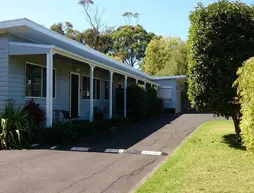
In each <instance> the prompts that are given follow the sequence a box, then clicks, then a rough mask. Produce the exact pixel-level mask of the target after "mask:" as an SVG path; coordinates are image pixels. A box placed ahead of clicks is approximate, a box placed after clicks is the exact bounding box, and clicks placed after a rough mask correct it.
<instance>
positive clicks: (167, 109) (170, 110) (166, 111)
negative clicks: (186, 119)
mask: <svg viewBox="0 0 254 193" xmlns="http://www.w3.org/2000/svg"><path fill="white" fill-rule="evenodd" d="M163 112H164V113H166V114H175V113H176V109H175V108H166V109H164V110H163Z"/></svg>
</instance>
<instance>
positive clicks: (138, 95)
mask: <svg viewBox="0 0 254 193" xmlns="http://www.w3.org/2000/svg"><path fill="white" fill-rule="evenodd" d="M127 109H128V111H129V115H131V116H133V117H135V118H137V119H143V118H146V117H147V110H148V97H147V93H146V91H145V89H144V86H141V85H138V86H130V87H128V91H127Z"/></svg>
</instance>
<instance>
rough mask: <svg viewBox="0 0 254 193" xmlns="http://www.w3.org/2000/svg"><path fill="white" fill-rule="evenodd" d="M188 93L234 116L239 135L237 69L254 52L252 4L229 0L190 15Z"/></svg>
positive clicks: (208, 107)
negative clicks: (235, 85)
mask: <svg viewBox="0 0 254 193" xmlns="http://www.w3.org/2000/svg"><path fill="white" fill-rule="evenodd" d="M190 21H191V27H190V34H189V40H188V50H189V51H188V53H189V56H188V58H189V59H188V68H189V70H188V71H189V72H188V85H189V87H188V95H189V99H190V101H191V103H192V105H193V106H196V107H197V108H198V109H204V110H209V111H211V112H214V113H215V114H216V115H220V116H224V117H226V118H229V117H232V119H233V121H234V126H235V132H236V134H237V135H238V137H239V138H240V132H241V130H240V128H239V121H240V117H241V113H240V105H239V103H238V102H237V101H235V100H236V96H237V95H236V88H233V87H232V84H233V82H234V81H235V80H236V78H237V75H236V72H237V69H238V68H239V67H240V66H241V65H242V63H243V62H244V61H245V60H246V59H248V58H249V57H251V56H253V55H254V49H253V48H254V12H253V8H252V7H251V6H248V5H246V4H244V3H240V2H229V1H226V0H223V1H219V2H217V3H213V4H211V5H209V6H207V7H204V6H203V5H202V4H199V6H198V7H197V8H196V10H195V11H193V12H192V13H191V15H190Z"/></svg>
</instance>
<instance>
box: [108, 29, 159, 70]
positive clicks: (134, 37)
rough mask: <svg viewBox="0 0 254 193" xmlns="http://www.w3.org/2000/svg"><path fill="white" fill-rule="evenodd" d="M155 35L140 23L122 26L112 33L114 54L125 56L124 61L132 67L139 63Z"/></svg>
mask: <svg viewBox="0 0 254 193" xmlns="http://www.w3.org/2000/svg"><path fill="white" fill-rule="evenodd" d="M153 36H154V34H153V33H148V32H146V30H145V29H144V28H143V27H142V26H140V25H137V26H131V25H125V26H120V27H119V28H118V29H117V30H115V31H114V32H113V34H112V40H113V49H112V55H113V56H118V57H120V58H123V62H124V63H126V64H128V65H130V66H132V67H134V66H136V65H139V64H140V62H141V61H142V60H143V58H144V57H145V51H146V47H147V45H148V43H149V42H150V41H151V39H152V38H153Z"/></svg>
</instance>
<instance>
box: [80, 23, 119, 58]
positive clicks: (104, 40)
mask: <svg viewBox="0 0 254 193" xmlns="http://www.w3.org/2000/svg"><path fill="white" fill-rule="evenodd" d="M113 31H114V28H113V27H108V28H105V30H103V31H102V32H99V33H98V34H99V35H98V37H97V38H98V39H97V41H96V45H95V44H94V36H95V34H94V30H93V29H87V30H86V31H85V32H84V39H85V42H86V44H87V45H88V46H89V47H90V48H94V47H96V50H98V51H100V52H102V53H104V54H107V53H110V52H111V50H112V47H113V41H112V33H113Z"/></svg>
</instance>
